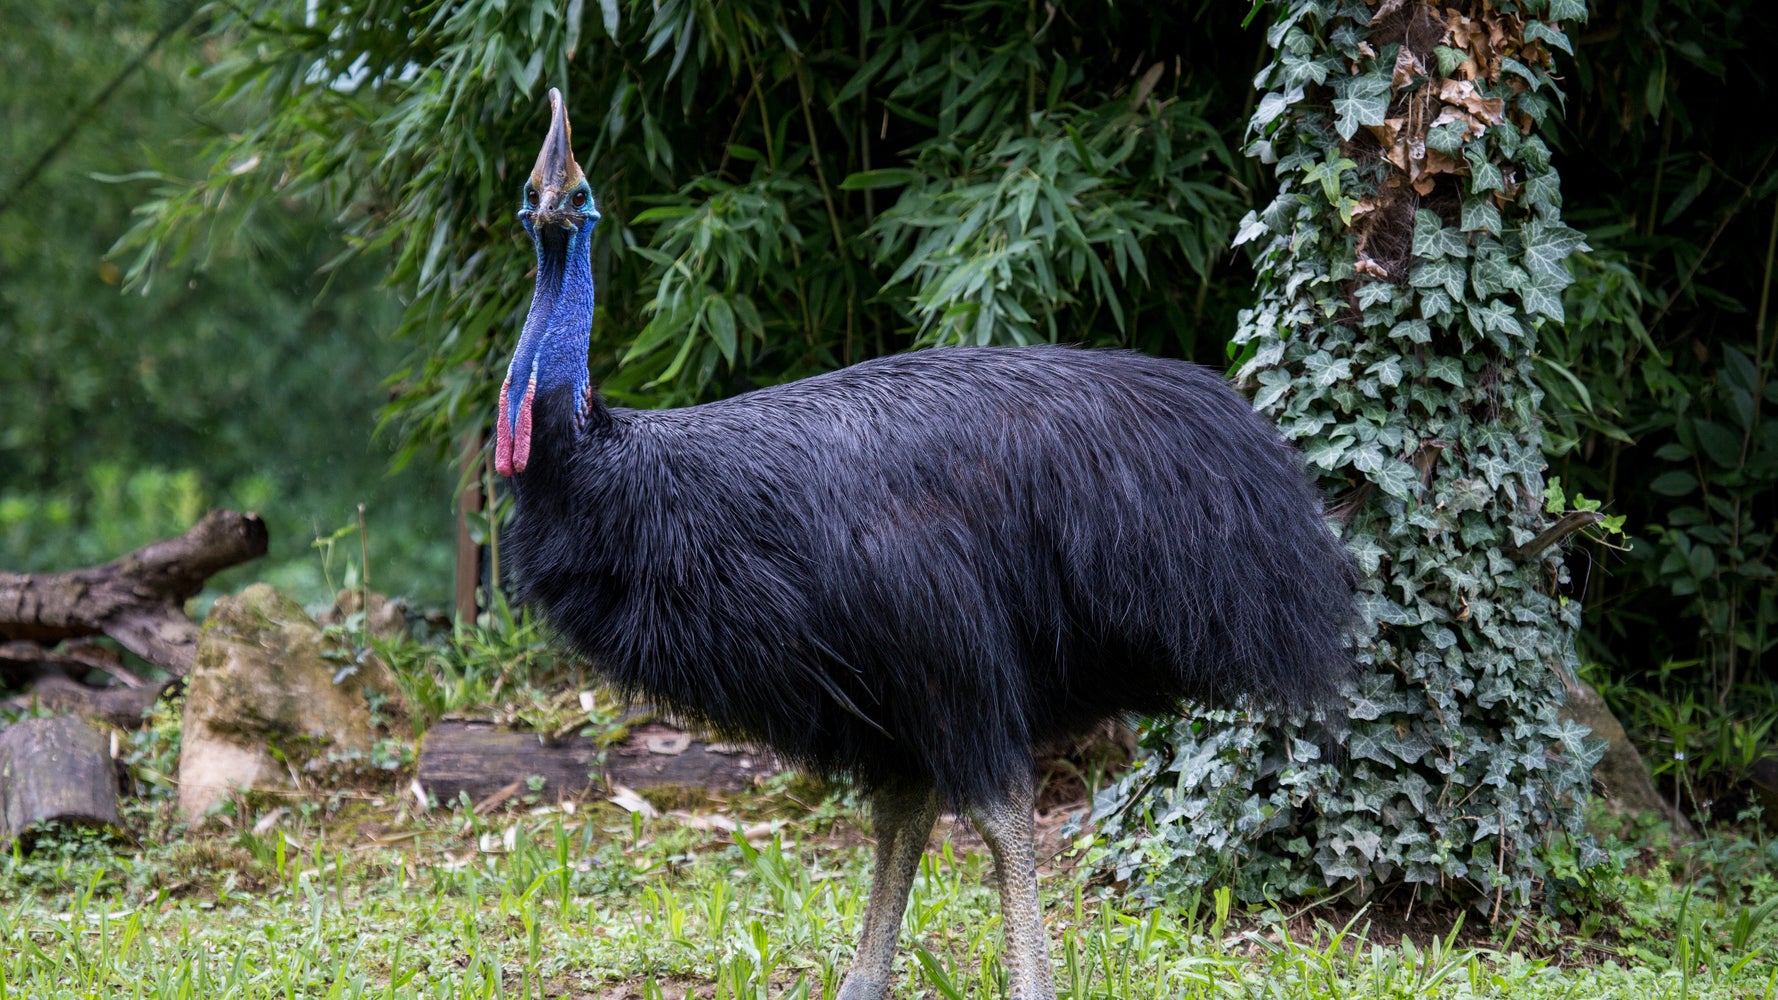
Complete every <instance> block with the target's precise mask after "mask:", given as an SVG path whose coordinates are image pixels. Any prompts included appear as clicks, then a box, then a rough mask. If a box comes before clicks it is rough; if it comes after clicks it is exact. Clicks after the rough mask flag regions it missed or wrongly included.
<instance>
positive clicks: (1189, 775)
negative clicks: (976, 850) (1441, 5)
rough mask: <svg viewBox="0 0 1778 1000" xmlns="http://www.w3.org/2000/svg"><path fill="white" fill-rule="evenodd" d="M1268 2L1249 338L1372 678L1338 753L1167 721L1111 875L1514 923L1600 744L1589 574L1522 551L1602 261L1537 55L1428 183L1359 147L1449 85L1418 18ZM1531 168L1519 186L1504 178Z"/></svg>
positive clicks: (1115, 826)
mask: <svg viewBox="0 0 1778 1000" xmlns="http://www.w3.org/2000/svg"><path fill="white" fill-rule="evenodd" d="M1506 6H1507V7H1510V5H1506ZM1261 9H1269V11H1270V12H1271V16H1272V23H1271V25H1270V27H1269V29H1268V40H1269V41H1270V42H1271V43H1272V44H1273V45H1274V46H1275V47H1276V48H1277V50H1278V56H1277V59H1276V60H1275V61H1274V62H1273V63H1272V64H1271V65H1270V66H1268V67H1267V68H1266V69H1265V70H1264V71H1262V72H1261V74H1260V77H1259V84H1260V86H1261V87H1262V88H1269V92H1268V93H1266V94H1265V96H1264V97H1263V98H1262V99H1261V100H1260V102H1259V105H1258V110H1257V112H1256V114H1255V115H1254V118H1253V122H1252V126H1251V134H1252V136H1253V142H1252V144H1251V145H1250V147H1249V150H1250V152H1251V153H1253V154H1255V155H1258V156H1260V157H1262V158H1264V159H1266V160H1268V161H1271V162H1274V163H1275V164H1276V171H1277V174H1278V178H1279V182H1280V185H1279V186H1280V190H1279V194H1278V196H1277V197H1276V198H1275V199H1274V200H1273V201H1272V203H1271V204H1270V205H1269V206H1267V207H1266V208H1264V209H1262V210H1260V211H1257V212H1255V213H1253V214H1252V215H1250V216H1249V217H1248V219H1246V220H1244V221H1243V223H1242V226H1241V230H1240V236H1239V239H1241V240H1243V241H1253V242H1255V246H1256V257H1257V266H1258V271H1259V282H1260V298H1259V301H1258V304H1257V305H1256V306H1255V307H1254V308H1253V309H1252V310H1250V311H1247V312H1244V313H1243V314H1242V324H1241V327H1240V329H1239V330H1238V331H1237V333H1236V334H1235V338H1234V345H1233V347H1232V348H1231V349H1232V350H1233V351H1235V352H1237V363H1238V365H1239V376H1240V378H1241V379H1243V380H1245V381H1247V382H1249V384H1251V385H1253V386H1254V387H1255V388H1256V390H1257V394H1256V399H1255V402H1256V404H1257V405H1258V406H1259V407H1260V408H1261V409H1262V410H1263V411H1265V412H1267V413H1268V414H1270V415H1271V416H1272V417H1273V418H1274V419H1275V420H1277V422H1278V424H1279V426H1280V427H1281V428H1282V429H1283V431H1284V433H1285V434H1286V436H1288V437H1290V438H1292V439H1295V440H1297V441H1299V442H1300V443H1301V444H1302V446H1303V448H1304V453H1305V456H1306V457H1307V459H1308V460H1309V462H1310V463H1311V465H1312V466H1313V467H1316V468H1318V469H1320V470H1322V471H1323V475H1324V477H1325V479H1326V480H1327V483H1328V485H1329V486H1330V487H1331V488H1333V489H1334V490H1335V491H1337V492H1339V493H1340V494H1342V499H1341V500H1340V501H1339V502H1338V504H1337V505H1336V507H1337V510H1338V511H1339V513H1340V515H1341V519H1342V520H1343V521H1344V522H1345V529H1344V534H1345V537H1346V539H1347V542H1348V544H1349V546H1350V548H1351V550H1352V553H1353V555H1354V557H1355V558H1356V559H1357V562H1358V565H1359V568H1360V570H1361V571H1362V572H1363V574H1364V582H1363V584H1362V585H1361V593H1360V595H1359V611H1360V615H1361V620H1360V621H1359V623H1358V625H1357V627H1356V633H1357V647H1358V659H1359V663H1360V667H1361V674H1360V677H1359V678H1358V680H1357V683H1356V685H1355V687H1354V689H1353V690H1352V691H1351V692H1350V695H1349V699H1350V703H1349V705H1347V706H1346V708H1347V714H1349V715H1350V717H1351V719H1352V724H1351V730H1350V732H1349V733H1348V734H1347V735H1346V737H1345V740H1344V743H1345V746H1344V755H1343V758H1340V759H1334V760H1329V759H1327V758H1326V757H1325V756H1324V755H1323V753H1322V750H1321V748H1320V747H1318V746H1316V745H1315V744H1314V743H1312V742H1309V741H1307V740H1304V739H1301V738H1298V737H1297V736H1295V735H1291V731H1289V730H1286V731H1282V732H1280V731H1273V730H1270V729H1266V728H1262V727H1264V726H1265V725H1267V724H1278V723H1282V722H1284V721H1285V720H1280V719H1277V718H1275V717H1271V716H1268V715H1267V713H1264V712H1261V711H1257V710H1256V711H1253V712H1250V713H1228V712H1222V713H1204V712H1199V713H1196V714H1194V715H1193V716H1192V717H1191V718H1189V719H1186V720H1184V721H1181V722H1178V723H1175V724H1171V725H1168V724H1160V725H1157V727H1156V728H1155V729H1154V730H1152V731H1150V732H1149V733H1148V734H1147V735H1146V737H1145V746H1146V748H1147V751H1148V752H1147V754H1146V755H1145V756H1144V757H1143V758H1142V760H1141V762H1140V763H1139V765H1138V767H1137V768H1136V769H1135V770H1134V771H1133V772H1132V773H1131V774H1130V775H1129V776H1128V777H1126V778H1125V779H1124V780H1123V781H1122V782H1121V783H1120V784H1119V785H1118V786H1117V787H1116V788H1114V789H1112V790H1111V791H1110V792H1109V794H1108V795H1107V796H1106V801H1105V802H1104V803H1102V808H1103V809H1104V810H1106V811H1111V810H1118V812H1117V814H1116V817H1115V819H1114V820H1113V822H1112V823H1111V824H1110V827H1109V836H1111V837H1112V838H1113V845H1114V848H1113V851H1112V862H1113V863H1114V864H1115V866H1116V868H1117V870H1118V871H1119V872H1120V873H1121V874H1123V875H1126V876H1131V877H1136V878H1138V879H1139V880H1140V881H1141V882H1142V883H1143V884H1144V885H1146V886H1148V887H1149V888H1151V889H1152V890H1153V891H1157V892H1160V893H1163V894H1169V895H1174V896H1177V895H1179V894H1180V893H1182V892H1184V891H1186V889H1187V888H1188V887H1190V886H1194V885H1200V884H1204V883H1207V882H1227V883H1229V884H1232V885H1233V887H1234V889H1235V891H1236V894H1237V895H1238V896H1239V897H1241V898H1242V899H1245V900H1249V901H1259V900H1262V899H1268V898H1276V897H1279V896H1285V895H1298V894H1304V893H1312V892H1318V891H1324V890H1327V889H1334V890H1339V891H1349V890H1357V891H1361V892H1368V891H1372V890H1374V889H1376V888H1379V887H1390V886H1395V885H1406V886H1408V887H1411V888H1412V889H1413V890H1414V891H1415V892H1416V893H1417V894H1418V895H1420V896H1425V895H1432V896H1434V897H1447V898H1451V899H1455V900H1460V901H1466V902H1472V903H1475V904H1476V905H1478V906H1479V907H1481V908H1482V909H1483V910H1484V911H1486V912H1490V913H1493V914H1496V915H1497V914H1499V913H1500V912H1501V911H1502V908H1503V907H1505V908H1507V909H1512V908H1516V907H1522V906H1524V905H1525V904H1527V903H1529V902H1530V901H1531V899H1532V898H1533V896H1534V894H1535V889H1536V886H1537V883H1538V881H1539V878H1540V876H1541V873H1542V866H1541V864H1540V862H1539V860H1538V857H1537V851H1538V849H1539V847H1540V845H1541V844H1542V843H1543V842H1544V840H1545V838H1546V837H1548V836H1550V835H1551V834H1552V833H1567V834H1579V833H1580V830H1581V813H1580V806H1581V804H1582V802H1583V801H1584V799H1585V796H1586V794H1587V788H1588V784H1589V780H1590V778H1589V776H1590V772H1591V769H1592V765H1593V763H1594V762H1595V761H1596V760H1597V758H1598V755H1599V753H1600V752H1601V750H1602V745H1600V744H1598V743H1597V741H1592V740H1589V739H1588V738H1587V730H1586V729H1585V728H1584V727H1581V726H1579V725H1577V724H1575V723H1573V722H1571V721H1563V720H1560V719H1558V717H1557V711H1558V708H1559V706H1560V704H1561V702H1562V684H1563V681H1562V678H1563V677H1564V676H1571V675H1572V671H1573V666H1574V660H1573V649H1572V647H1573V630H1574V628H1575V627H1576V625H1577V624H1578V618H1579V608H1578V606H1577V605H1576V604H1575V603H1574V602H1572V601H1570V600H1568V599H1567V598H1565V597H1563V596H1560V595H1559V593H1558V591H1559V590H1560V589H1561V588H1562V587H1564V586H1566V585H1567V583H1568V576H1567V569H1566V568H1565V566H1564V565H1563V563H1562V560H1561V558H1560V555H1559V553H1557V552H1555V551H1545V552H1521V551H1520V550H1519V548H1518V547H1519V546H1523V545H1525V544H1526V543H1527V542H1529V541H1530V540H1531V539H1532V538H1533V537H1534V536H1536V535H1537V534H1538V533H1539V531H1541V530H1542V529H1543V528H1544V527H1546V526H1547V522H1546V516H1547V515H1546V514H1545V511H1544V510H1543V504H1544V498H1545V493H1546V486H1545V482H1544V479H1543V475H1542V469H1543V464H1544V463H1543V456H1542V451H1541V448H1542V442H1543V439H1542V431H1541V425H1540V421H1539V416H1538V412H1537V408H1538V404H1539V401H1540V398H1541V393H1540V392H1539V390H1538V386H1537V383H1536V381H1535V380H1534V377H1533V362H1532V358H1531V355H1532V351H1533V349H1534V347H1535V345H1536V339H1537V331H1538V329H1539V327H1541V326H1543V325H1546V324H1549V323H1551V322H1560V321H1561V319H1562V317H1563V309H1562V306H1561V292H1562V289H1563V287H1564V286H1565V285H1566V284H1567V283H1568V281H1569V278H1568V272H1567V270H1566V269H1565V268H1564V266H1563V262H1564V259H1565V257H1566V256H1567V255H1568V254H1569V253H1571V252H1573V251H1574V250H1576V249H1579V248H1581V247H1582V246H1583V244H1582V239H1581V236H1580V234H1579V233H1577V232H1575V231H1574V230H1572V229H1569V228H1568V227H1566V226H1564V225H1563V224H1562V223H1561V214H1560V196H1559V190H1558V186H1557V183H1556V179H1555V173H1554V170H1553V168H1552V167H1551V164H1550V156H1549V151H1548V149H1547V147H1546V146H1545V144H1544V142H1543V140H1542V139H1541V138H1540V137H1539V135H1538V134H1537V132H1536V131H1535V129H1536V127H1537V125H1538V124H1539V123H1540V122H1541V121H1542V120H1543V118H1544V116H1545V115H1546V114H1547V112H1548V111H1549V109H1550V104H1549V103H1548V102H1547V101H1544V100H1542V98H1541V97H1540V96H1539V95H1547V94H1551V93H1552V92H1553V90H1554V83H1553V82H1552V80H1551V78H1550V76H1549V73H1548V65H1547V64H1548V60H1547V58H1538V57H1536V55H1535V53H1536V51H1537V50H1536V49H1535V48H1531V47H1526V48H1521V49H1519V50H1518V51H1519V52H1520V58H1521V60H1523V61H1521V62H1519V63H1518V64H1517V66H1516V68H1513V67H1504V62H1505V61H1506V60H1502V64H1503V69H1502V71H1501V73H1502V75H1498V76H1495V77H1493V78H1491V79H1490V78H1489V77H1488V76H1487V75H1486V73H1485V72H1484V74H1483V75H1481V76H1478V78H1477V80H1476V81H1475V87H1476V90H1475V95H1477V96H1479V97H1481V98H1482V99H1483V101H1486V100H1497V101H1499V102H1500V103H1499V104H1498V105H1495V106H1492V107H1490V106H1488V105H1486V104H1485V103H1482V102H1478V103H1476V104H1473V105H1472V104H1461V105H1458V104H1447V108H1452V107H1455V108H1456V110H1455V111H1452V112H1451V114H1454V115H1457V116H1458V117H1457V120H1458V121H1459V122H1463V121H1468V122H1470V123H1472V124H1473V128H1472V129H1471V131H1470V133H1469V137H1468V138H1467V139H1465V140H1464V141H1463V144H1462V148H1461V152H1462V154H1463V155H1462V157H1461V158H1458V157H1451V158H1450V161H1449V166H1447V167H1446V168H1445V169H1443V170H1442V171H1431V170H1430V169H1428V172H1426V173H1424V174H1421V175H1420V176H1419V177H1417V178H1415V181H1416V182H1419V181H1424V183H1423V185H1422V186H1421V187H1415V186H1412V185H1411V184H1410V183H1409V180H1410V179H1409V177H1408V176H1405V168H1403V167H1400V166H1399V164H1398V163H1394V162H1391V161H1390V160H1389V158H1388V155H1389V154H1388V150H1387V149H1386V148H1385V149H1384V150H1381V151H1380V150H1379V149H1378V146H1379V145H1384V144H1383V143H1377V142H1372V143H1370V144H1369V145H1368V146H1366V145H1363V144H1355V143H1353V142H1352V141H1351V140H1352V139H1353V138H1354V137H1355V136H1357V135H1358V134H1359V131H1358V130H1359V128H1360V127H1361V126H1367V125H1376V126H1382V125H1383V124H1384V121H1385V119H1384V118H1383V117H1381V116H1382V115H1385V114H1387V115H1388V116H1389V117H1391V118H1393V117H1395V115H1396V113H1397V112H1395V111H1392V110H1391V108H1394V107H1398V106H1402V107H1405V106H1406V103H1407V102H1411V101H1417V100H1424V99H1426V98H1425V97H1423V96H1420V94H1421V88H1425V93H1427V94H1432V93H1440V92H1442V91H1440V90H1439V89H1438V88H1439V87H1440V81H1439V80H1438V78H1437V77H1436V72H1437V71H1436V66H1437V65H1438V62H1437V60H1432V61H1431V63H1430V65H1429V66H1426V67H1420V68H1416V69H1415V71H1414V73H1413V74H1410V75H1411V76H1412V77H1413V79H1411V80H1410V81H1409V82H1408V83H1407V84H1405V85H1402V86H1399V87H1398V86H1396V85H1395V84H1394V83H1392V81H1391V73H1392V72H1393V70H1394V69H1395V67H1397V66H1399V65H1404V63H1401V62H1398V60H1397V53H1398V51H1399V49H1400V45H1401V39H1402V37H1403V32H1405V30H1406V28H1405V26H1404V22H1403V21H1402V20H1401V19H1399V18H1398V19H1396V20H1394V21H1390V20H1388V19H1381V20H1380V21H1379V23H1378V24H1374V25H1373V24H1370V23H1369V22H1370V18H1371V13H1370V9H1369V8H1368V7H1367V6H1366V5H1365V4H1363V3H1357V2H1348V3H1321V2H1316V0H1292V2H1288V3H1279V4H1274V5H1271V6H1270V7H1269V8H1261ZM1503 9H1504V8H1503ZM1520 14H1521V15H1523V16H1525V17H1527V18H1528V19H1530V21H1529V22H1528V23H1537V21H1536V20H1535V18H1536V15H1535V13H1534V12H1532V11H1530V10H1522V11H1520ZM1495 16H1498V15H1495ZM1543 24H1544V27H1543V30H1542V32H1541V34H1542V36H1543V37H1544V38H1546V39H1548V38H1550V37H1552V35H1553V34H1554V33H1558V32H1559V29H1558V27H1557V26H1556V25H1554V24H1553V23H1550V22H1547V21H1546V22H1543ZM1373 46H1374V48H1373ZM1471 55H1472V56H1473V57H1475V58H1477V59H1478V60H1481V61H1485V59H1484V56H1485V53H1484V52H1483V51H1482V50H1476V51H1472V52H1471ZM1447 62H1448V60H1447ZM1485 69H1486V67H1484V71H1485ZM1508 70H1510V72H1507V71H1508ZM1321 78H1329V79H1336V80H1339V81H1345V82H1341V83H1339V84H1337V85H1335V86H1333V87H1328V86H1325V85H1319V84H1316V83H1315V82H1314V81H1315V80H1317V79H1321ZM1366 79H1369V80H1370V81H1371V82H1370V83H1360V82H1357V81H1363V80H1366ZM1383 95H1387V97H1385V96H1383ZM1462 96H1467V95H1459V98H1460V99H1461V97H1462ZM1373 102H1375V103H1379V104H1383V105H1385V106H1384V107H1381V108H1379V107H1373ZM1465 108H1469V109H1472V110H1470V111H1468V112H1465V111H1464V109H1465ZM1465 115H1467V116H1468V117H1467V118H1466V117H1465ZM1423 120H1430V119H1429V117H1428V118H1427V119H1423ZM1366 137H1367V138H1373V137H1376V136H1375V135H1374V133H1370V132H1367V133H1366ZM1376 138H1381V137H1376ZM1393 141H1397V142H1399V141H1411V140H1403V139H1402V138H1401V137H1399V136H1398V137H1395V138H1394V140H1393ZM1404 162H1405V161H1404ZM1434 165H1437V161H1429V163H1428V167H1429V168H1430V167H1431V166H1434ZM1508 174H1511V175H1513V176H1515V177H1518V178H1523V179H1524V180H1523V183H1520V184H1518V185H1517V186H1516V187H1514V188H1513V189H1511V190H1508V189H1506V188H1505V187H1504V186H1503V185H1502V182H1501V178H1503V177H1505V176H1507V175H1508ZM1391 246H1399V247H1400V250H1399V251H1397V252H1395V253H1391V252H1390V247H1391ZM1583 843H1585V842H1584V841H1583ZM1589 851H1590V849H1589ZM1583 860H1586V861H1590V860H1592V855H1591V853H1589V855H1588V856H1587V857H1586V858H1585V859H1583Z"/></svg>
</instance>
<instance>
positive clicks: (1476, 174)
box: [1463, 140, 1505, 194]
mask: <svg viewBox="0 0 1778 1000" xmlns="http://www.w3.org/2000/svg"><path fill="white" fill-rule="evenodd" d="M1463 155H1464V157H1465V158H1466V159H1468V160H1469V190H1470V193H1471V194H1481V193H1483V192H1484V191H1499V190H1502V189H1503V188H1504V187H1505V179H1504V178H1503V177H1502V176H1501V174H1500V168H1499V167H1498V166H1496V165H1495V164H1494V161H1492V160H1490V159H1488V151H1487V149H1486V147H1484V146H1483V145H1482V143H1481V142H1480V141H1479V140H1478V141H1476V142H1472V143H1470V144H1469V146H1468V147H1467V148H1466V149H1464V151H1463Z"/></svg>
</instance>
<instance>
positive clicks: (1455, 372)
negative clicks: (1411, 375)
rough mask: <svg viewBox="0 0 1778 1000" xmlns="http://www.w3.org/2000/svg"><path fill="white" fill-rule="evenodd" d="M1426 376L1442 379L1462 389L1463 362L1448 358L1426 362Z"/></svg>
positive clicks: (1442, 357) (1443, 357) (1437, 358)
mask: <svg viewBox="0 0 1778 1000" xmlns="http://www.w3.org/2000/svg"><path fill="white" fill-rule="evenodd" d="M1426 376H1427V377H1428V378H1436V379H1442V380H1444V381H1446V382H1449V383H1451V384H1452V385H1454V386H1456V387H1457V388H1459V389H1461V388H1463V362H1462V360H1461V359H1458V358H1453V357H1450V356H1448V355H1447V356H1441V357H1436V358H1432V359H1430V360H1428V361H1427V362H1426Z"/></svg>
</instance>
